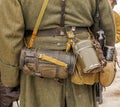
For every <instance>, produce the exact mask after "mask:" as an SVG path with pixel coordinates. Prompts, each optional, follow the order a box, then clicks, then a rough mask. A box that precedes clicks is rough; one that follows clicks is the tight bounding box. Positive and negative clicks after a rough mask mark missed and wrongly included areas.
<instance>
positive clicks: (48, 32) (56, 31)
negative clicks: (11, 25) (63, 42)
mask: <svg viewBox="0 0 120 107" xmlns="http://www.w3.org/2000/svg"><path fill="white" fill-rule="evenodd" d="M71 30H72V31H73V32H74V34H79V33H82V32H85V31H86V32H87V31H88V28H87V27H71ZM32 32H33V31H32V30H26V31H25V36H28V35H31V34H32ZM62 35H66V28H65V27H64V28H52V29H45V30H38V33H37V36H62Z"/></svg>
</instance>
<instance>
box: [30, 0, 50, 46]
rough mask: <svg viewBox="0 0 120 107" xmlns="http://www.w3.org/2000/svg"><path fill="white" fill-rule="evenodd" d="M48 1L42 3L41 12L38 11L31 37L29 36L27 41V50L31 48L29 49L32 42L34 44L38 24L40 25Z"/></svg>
mask: <svg viewBox="0 0 120 107" xmlns="http://www.w3.org/2000/svg"><path fill="white" fill-rule="evenodd" d="M48 1H49V0H44V2H43V5H42V8H41V10H40V13H39V16H38V19H37V21H36V24H35V27H34V30H33V32H32V36H31V38H30V41H29V44H28V48H31V47H32V46H33V42H34V39H35V38H36V35H37V32H38V29H39V26H40V24H41V21H42V18H43V15H44V13H45V10H46V7H47V4H48Z"/></svg>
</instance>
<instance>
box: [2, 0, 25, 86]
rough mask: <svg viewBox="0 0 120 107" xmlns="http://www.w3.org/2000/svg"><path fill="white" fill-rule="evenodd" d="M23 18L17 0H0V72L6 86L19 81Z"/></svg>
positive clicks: (13, 84) (16, 83)
mask: <svg viewBox="0 0 120 107" xmlns="http://www.w3.org/2000/svg"><path fill="white" fill-rule="evenodd" d="M23 34H24V20H23V15H22V9H21V6H20V3H19V1H18V0H0V74H1V81H2V82H3V84H4V85H5V86H6V87H14V86H17V85H18V83H19V67H18V65H19V55H20V50H21V48H22V47H23Z"/></svg>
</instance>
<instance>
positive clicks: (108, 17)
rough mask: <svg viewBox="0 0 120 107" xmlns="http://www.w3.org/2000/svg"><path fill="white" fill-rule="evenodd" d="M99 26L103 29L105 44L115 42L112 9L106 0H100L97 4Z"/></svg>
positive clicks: (109, 44) (111, 44) (112, 44)
mask: <svg viewBox="0 0 120 107" xmlns="http://www.w3.org/2000/svg"><path fill="white" fill-rule="evenodd" d="M99 7H100V8H99V9H100V17H101V26H102V29H103V30H104V31H105V35H106V45H108V46H114V44H115V23H114V18H113V11H112V8H111V6H110V3H109V2H108V0H100V4H99Z"/></svg>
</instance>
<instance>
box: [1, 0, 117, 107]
mask: <svg viewBox="0 0 120 107" xmlns="http://www.w3.org/2000/svg"><path fill="white" fill-rule="evenodd" d="M42 4H43V0H1V1H0V13H1V14H0V27H1V29H0V72H1V80H2V82H3V84H4V85H5V86H7V87H14V86H16V85H18V84H19V80H20V87H21V89H20V91H21V93H20V106H21V107H97V104H96V99H95V90H94V86H90V85H75V84H72V83H71V80H70V77H69V78H68V79H65V80H63V83H62V84H60V83H59V82H57V81H55V80H53V79H48V78H38V77H31V76H28V75H26V74H24V73H23V72H22V71H21V72H19V56H20V51H21V49H22V47H23V46H24V43H23V38H24V34H25V31H26V30H33V28H34V26H35V23H36V20H37V17H38V15H39V11H40V9H41V7H42ZM65 5H66V7H65V21H64V26H74V27H91V26H92V25H93V24H94V15H95V11H96V0H76V1H74V0H66V3H65ZM100 15H101V24H102V27H103V30H104V31H105V35H106V44H107V45H109V46H113V45H114V43H115V41H114V40H115V38H114V35H115V29H114V28H115V27H114V20H113V15H112V10H111V8H110V5H109V3H108V1H107V0H100ZM60 17H61V2H60V0H50V1H49V3H48V5H47V8H46V11H45V13H44V16H43V19H42V23H41V25H40V27H39V30H46V29H52V28H60V27H61V26H60ZM93 30H95V29H93ZM76 36H78V37H79V38H80V39H87V38H88V37H89V34H88V32H81V33H79V34H77V35H76ZM29 39H30V36H29V37H26V40H27V42H28V41H29ZM47 40H48V41H47ZM66 42H67V37H66V35H63V36H58V35H53V36H50V37H49V35H47V36H44V35H41V36H40V37H37V38H36V39H35V41H34V44H33V47H39V48H42V49H51V50H65V48H66ZM49 44H50V45H49ZM65 105H66V106H65Z"/></svg>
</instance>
